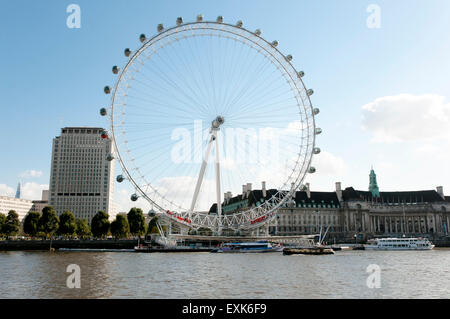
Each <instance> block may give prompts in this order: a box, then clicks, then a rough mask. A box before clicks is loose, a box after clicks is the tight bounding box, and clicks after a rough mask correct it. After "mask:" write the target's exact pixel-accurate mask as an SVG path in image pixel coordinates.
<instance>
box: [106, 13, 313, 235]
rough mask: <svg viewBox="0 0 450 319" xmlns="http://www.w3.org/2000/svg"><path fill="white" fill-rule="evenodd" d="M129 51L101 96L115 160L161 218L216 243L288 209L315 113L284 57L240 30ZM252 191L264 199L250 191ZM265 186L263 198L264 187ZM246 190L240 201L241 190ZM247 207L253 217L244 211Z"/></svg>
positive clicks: (305, 164)
mask: <svg viewBox="0 0 450 319" xmlns="http://www.w3.org/2000/svg"><path fill="white" fill-rule="evenodd" d="M139 39H140V42H141V45H140V46H139V47H138V49H137V50H135V51H131V50H130V49H129V48H127V49H125V51H124V55H125V57H126V59H127V61H126V62H125V64H124V67H123V68H119V67H117V66H114V67H113V68H112V72H113V74H115V75H116V76H117V78H116V81H115V84H114V85H113V86H106V87H105V88H104V92H105V93H106V94H110V95H111V102H110V106H109V107H108V108H102V109H101V110H100V114H101V115H103V116H109V118H110V132H106V131H105V132H103V135H102V136H103V137H104V138H112V140H113V144H114V149H115V151H114V153H115V154H114V156H112V155H111V156H110V157H109V159H110V160H111V159H113V158H114V157H115V158H117V160H118V161H119V163H120V166H121V168H122V171H123V173H122V174H120V175H118V176H117V178H116V179H117V181H118V182H123V181H124V180H128V181H129V182H130V183H131V184H132V186H133V187H134V189H135V193H134V194H133V195H131V200H132V201H136V200H139V199H143V200H146V201H148V202H149V203H150V204H151V206H152V209H154V210H155V211H156V213H157V214H162V215H164V216H165V217H167V218H169V219H170V220H172V221H176V222H178V223H180V224H184V225H186V226H189V227H192V228H200V227H206V228H210V229H212V230H214V231H216V232H219V233H220V232H221V231H222V230H224V229H230V230H234V231H236V230H243V229H252V228H256V227H260V226H262V225H263V224H265V223H267V222H270V221H271V220H273V219H274V218H275V217H276V211H277V209H278V208H280V207H282V206H286V205H288V204H289V202H292V197H293V195H294V194H295V191H296V190H297V189H298V188H301V187H303V184H302V183H303V180H304V179H305V176H306V174H308V173H314V172H315V168H314V167H312V166H311V160H312V156H313V154H318V153H320V149H319V148H317V147H315V138H316V135H317V134H320V133H321V129H320V128H317V127H316V125H315V118H314V117H315V115H317V114H318V113H319V109H317V108H314V107H313V106H312V104H311V100H310V96H311V95H312V94H313V90H311V89H307V88H306V87H305V85H304V83H303V81H302V77H303V76H304V72H303V71H299V72H298V71H296V69H295V68H294V66H293V65H292V56H291V55H284V54H282V53H281V52H280V51H279V50H278V49H277V46H278V42H277V41H267V40H265V39H264V38H263V37H262V36H261V31H260V30H259V29H258V30H256V31H254V32H253V31H249V30H247V29H246V28H244V27H243V23H242V21H238V22H237V23H236V24H228V23H225V22H224V20H223V17H221V16H219V17H218V18H217V19H216V21H205V20H204V19H203V17H202V15H198V16H197V19H196V21H195V22H186V23H185V22H184V21H183V19H182V18H177V20H176V26H174V27H170V28H167V29H166V28H164V26H163V25H162V24H159V25H158V26H157V34H156V35H154V36H152V37H149V38H147V36H146V35H144V34H141V35H140V37H139ZM252 185H255V189H257V188H259V187H258V186H257V185H262V187H261V190H259V189H258V191H252ZM265 185H267V189H266V186H265ZM241 187H242V189H241ZM248 203H251V205H248Z"/></svg>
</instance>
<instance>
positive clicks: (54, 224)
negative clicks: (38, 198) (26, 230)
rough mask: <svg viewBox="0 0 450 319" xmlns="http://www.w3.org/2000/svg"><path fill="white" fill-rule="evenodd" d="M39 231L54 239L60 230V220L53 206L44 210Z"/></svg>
mask: <svg viewBox="0 0 450 319" xmlns="http://www.w3.org/2000/svg"><path fill="white" fill-rule="evenodd" d="M38 225H39V230H40V231H42V232H43V233H45V234H46V235H47V236H50V237H52V236H53V234H54V233H56V231H57V230H58V228H59V218H58V216H56V212H55V210H54V209H53V207H52V206H46V207H44V209H43V210H42V217H41V218H40V219H39V224H38Z"/></svg>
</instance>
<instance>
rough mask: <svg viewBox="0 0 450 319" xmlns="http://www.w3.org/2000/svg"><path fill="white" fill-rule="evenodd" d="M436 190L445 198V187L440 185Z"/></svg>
mask: <svg viewBox="0 0 450 319" xmlns="http://www.w3.org/2000/svg"><path fill="white" fill-rule="evenodd" d="M436 191H437V192H438V194H439V195H441V197H442V199H445V196H444V187H442V186H438V187H436Z"/></svg>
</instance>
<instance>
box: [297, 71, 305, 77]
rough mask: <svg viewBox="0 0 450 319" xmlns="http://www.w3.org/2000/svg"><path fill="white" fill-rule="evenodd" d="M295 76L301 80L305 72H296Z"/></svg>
mask: <svg viewBox="0 0 450 319" xmlns="http://www.w3.org/2000/svg"><path fill="white" fill-rule="evenodd" d="M297 75H298V77H299V78H302V77H304V76H305V72H303V71H298V73H297Z"/></svg>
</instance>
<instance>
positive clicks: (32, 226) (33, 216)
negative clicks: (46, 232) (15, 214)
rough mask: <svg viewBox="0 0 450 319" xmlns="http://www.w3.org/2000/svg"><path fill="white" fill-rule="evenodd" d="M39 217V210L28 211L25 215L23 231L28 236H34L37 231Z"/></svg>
mask: <svg viewBox="0 0 450 319" xmlns="http://www.w3.org/2000/svg"><path fill="white" fill-rule="evenodd" d="M40 218H41V213H39V212H29V213H28V214H27V216H25V220H24V221H23V231H24V233H25V234H27V235H29V236H32V237H34V236H36V235H37V233H38V232H39V219H40Z"/></svg>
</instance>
